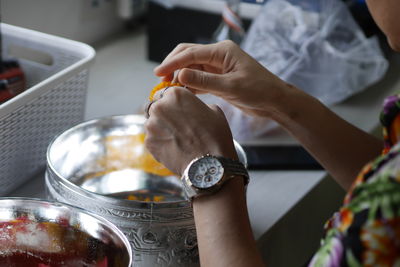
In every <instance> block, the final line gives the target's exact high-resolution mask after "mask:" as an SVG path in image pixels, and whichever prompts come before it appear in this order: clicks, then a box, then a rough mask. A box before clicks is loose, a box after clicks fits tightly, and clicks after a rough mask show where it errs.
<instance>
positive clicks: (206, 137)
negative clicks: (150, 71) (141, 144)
mask: <svg viewBox="0 0 400 267" xmlns="http://www.w3.org/2000/svg"><path fill="white" fill-rule="evenodd" d="M162 95H163V96H162V98H160V99H158V100H156V101H155V102H154V103H153V104H152V105H151V107H150V108H149V115H150V116H149V118H148V119H147V121H146V123H145V129H146V139H145V145H146V147H147V149H148V150H149V151H150V153H152V154H153V156H154V157H155V159H156V160H158V161H159V162H161V163H162V164H164V165H165V167H167V168H168V169H170V170H171V171H172V172H174V173H176V174H178V175H181V174H182V173H183V171H184V170H185V168H186V166H187V165H188V164H189V163H190V161H192V160H193V159H194V158H196V157H200V156H203V155H205V154H207V153H208V154H211V155H215V156H224V157H229V158H234V159H237V154H236V151H235V148H234V145H233V139H232V134H231V131H230V129H229V126H228V123H227V121H226V119H225V116H224V114H223V112H222V111H221V110H220V109H219V108H218V107H217V106H208V105H206V104H204V103H203V102H202V101H201V100H200V99H198V98H197V97H196V96H195V95H194V94H193V93H191V92H190V91H188V90H186V89H184V88H182V87H170V88H168V90H166V91H164V92H163V94H162Z"/></svg>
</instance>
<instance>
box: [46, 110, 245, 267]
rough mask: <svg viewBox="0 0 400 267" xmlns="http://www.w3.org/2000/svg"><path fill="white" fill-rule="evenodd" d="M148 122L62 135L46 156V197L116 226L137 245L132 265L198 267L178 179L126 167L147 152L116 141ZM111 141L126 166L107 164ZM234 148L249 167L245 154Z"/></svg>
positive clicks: (133, 119)
mask: <svg viewBox="0 0 400 267" xmlns="http://www.w3.org/2000/svg"><path fill="white" fill-rule="evenodd" d="M144 122H145V118H144V117H143V116H141V115H123V116H112V117H106V118H101V119H97V120H92V121H88V122H85V123H82V124H80V125H77V126H75V127H73V128H71V129H69V130H67V131H66V132H64V133H62V134H61V135H59V136H58V137H57V138H56V139H55V140H54V141H53V142H52V143H51V144H50V145H49V148H48V151H47V170H46V189H47V195H48V197H49V198H51V199H55V200H57V201H61V202H67V203H70V204H72V205H74V206H78V207H81V208H83V209H86V210H89V211H92V212H94V213H96V214H98V215H101V216H103V217H104V218H106V219H108V220H109V221H111V222H112V223H114V224H115V225H117V226H118V227H119V228H120V229H121V230H122V232H124V233H125V235H126V236H127V237H128V240H129V242H130V244H131V246H132V251H133V255H134V259H135V260H134V263H133V266H199V259H198V250H197V239H196V230H195V225H194V219H193V212H192V208H191V205H190V203H189V202H188V201H187V200H186V199H185V197H184V194H183V191H182V186H181V182H180V180H179V178H178V177H175V176H163V177H161V176H158V175H155V174H151V173H148V172H145V171H143V170H140V169H138V168H135V167H134V164H133V165H132V166H131V165H130V163H128V164H127V162H130V159H129V156H126V154H127V153H126V151H128V152H129V151H132V153H134V151H137V150H140V153H146V151H145V148H144V146H142V147H139V148H138V146H137V143H135V145H134V146H132V143H130V142H125V141H124V140H123V139H122V141H121V140H119V138H116V139H114V137H115V136H119V137H121V138H123V137H124V136H136V135H138V134H141V133H143V132H144V129H143V125H144ZM110 137H113V138H112V139H110ZM110 140H111V141H112V142H113V149H112V150H115V149H116V150H117V152H118V151H121V154H120V155H122V156H121V157H122V158H118V159H117V161H118V162H119V161H120V162H122V163H121V165H118V164H114V163H115V162H114V163H113V164H112V166H111V167H110V166H109V165H108V164H105V163H104V158H105V157H106V158H107V157H108V159H110V157H111V161H114V159H113V157H114V155H113V153H114V154H115V151H110V147H109V146H110V143H109V141H110ZM114 141H115V142H114ZM235 145H236V150H237V152H238V155H239V158H240V160H241V161H242V162H243V163H245V164H246V156H245V154H244V151H243V149H242V148H241V147H240V145H239V144H237V143H235ZM129 153H130V152H129ZM129 153H128V154H129ZM110 155H111V156H110ZM124 157H125V158H124ZM126 157H128V158H126ZM118 162H117V163H118ZM110 170H111V171H110ZM131 195H134V196H137V197H138V198H139V199H146V198H149V199H150V200H153V199H154V197H155V196H156V197H160V196H161V197H162V201H158V202H156V201H138V200H127V196H131Z"/></svg>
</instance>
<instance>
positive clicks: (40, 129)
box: [0, 24, 95, 196]
mask: <svg viewBox="0 0 400 267" xmlns="http://www.w3.org/2000/svg"><path fill="white" fill-rule="evenodd" d="M1 29H2V32H3V57H4V58H17V59H18V61H19V63H20V65H21V67H22V68H23V70H24V72H25V75H26V78H27V85H28V86H27V87H28V88H29V89H27V90H26V91H24V92H23V93H21V94H19V95H18V96H16V97H14V98H12V99H11V100H9V101H7V102H5V103H3V104H1V105H0V145H1V149H0V196H4V195H6V194H7V193H9V192H11V191H12V190H13V189H15V188H16V187H18V186H19V185H21V184H22V183H24V182H25V181H27V180H28V179H30V178H32V177H33V176H35V175H36V174H37V173H38V172H40V171H43V170H44V168H45V164H46V149H47V146H48V144H49V142H50V141H51V140H52V139H53V138H54V137H55V136H56V135H57V134H59V133H61V132H63V131H64V130H66V129H68V128H70V127H71V126H73V125H76V124H77V123H79V122H81V121H82V120H83V116H84V111H85V103H86V91H87V82H88V74H89V72H88V70H89V66H90V63H91V62H92V61H93V59H94V56H95V52H94V50H93V48H91V47H90V46H88V45H86V44H83V43H79V42H75V41H71V40H67V39H64V38H60V37H55V36H52V35H48V34H44V33H40V32H36V31H32V30H28V29H23V28H20V27H15V26H11V25H7V24H1Z"/></svg>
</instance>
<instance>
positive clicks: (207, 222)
mask: <svg viewBox="0 0 400 267" xmlns="http://www.w3.org/2000/svg"><path fill="white" fill-rule="evenodd" d="M193 212H194V218H195V222H196V231H197V239H198V245H199V252H200V263H201V266H202V267H208V266H213V267H214V266H229V267H236V266H238V267H239V266H242V267H243V266H252V267H253V266H254V267H257V266H263V263H262V260H261V257H260V255H259V253H258V250H257V247H256V244H255V241H254V238H253V234H252V231H251V228H250V223H249V219H248V214H247V207H246V201H245V195H244V186H243V180H242V179H237V178H235V179H233V180H230V181H229V182H227V183H226V184H225V185H224V186H223V188H222V189H221V190H220V191H219V192H217V193H215V194H213V195H209V196H202V197H199V198H197V199H195V200H194V202H193Z"/></svg>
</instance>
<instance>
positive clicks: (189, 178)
mask: <svg viewBox="0 0 400 267" xmlns="http://www.w3.org/2000/svg"><path fill="white" fill-rule="evenodd" d="M210 158H211V159H212V160H214V161H216V162H218V164H219V166H218V167H217V168H220V169H219V171H218V172H217V174H218V173H221V174H220V176H219V177H218V178H217V179H218V181H217V182H214V183H213V184H210V185H209V186H207V187H202V186H199V185H197V184H195V181H194V180H195V177H192V173H191V171H192V169H193V168H194V167H195V166H196V165H197V164H201V161H207V160H209V159H210ZM185 172H186V173H185V177H187V181H188V185H190V186H191V187H193V188H195V189H198V190H207V189H210V188H215V187H218V186H219V185H220V184H222V181H223V178H224V172H225V168H224V165H223V164H222V162H221V160H220V159H219V158H218V157H216V156H211V155H205V156H201V157H199V158H196V159H194V160H192V161H191V162H190V163H189V165H188V167H187V168H186V170H185ZM192 180H193V181H192ZM213 180H214V179H213Z"/></svg>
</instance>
